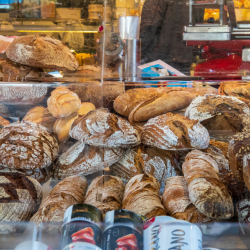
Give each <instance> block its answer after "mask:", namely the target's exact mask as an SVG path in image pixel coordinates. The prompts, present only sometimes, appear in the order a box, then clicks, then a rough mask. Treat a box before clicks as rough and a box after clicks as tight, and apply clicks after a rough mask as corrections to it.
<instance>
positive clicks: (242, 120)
mask: <svg viewBox="0 0 250 250" xmlns="http://www.w3.org/2000/svg"><path fill="white" fill-rule="evenodd" d="M185 116H186V117H188V118H190V119H197V120H199V121H200V122H201V124H203V125H204V126H205V127H206V128H207V129H208V130H209V131H210V130H211V131H221V130H225V131H230V132H241V131H243V130H244V129H247V128H250V118H249V117H250V109H249V107H248V106H247V105H246V104H245V103H244V102H242V101H240V100H239V99H238V98H236V97H233V96H219V95H205V96H198V97H197V98H195V99H194V100H193V101H192V103H191V104H190V105H189V107H188V108H187V110H186V113H185Z"/></svg>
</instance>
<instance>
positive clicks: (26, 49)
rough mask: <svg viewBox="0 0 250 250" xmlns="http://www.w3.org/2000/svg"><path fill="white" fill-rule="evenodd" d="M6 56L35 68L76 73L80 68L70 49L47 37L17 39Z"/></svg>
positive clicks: (31, 36)
mask: <svg viewBox="0 0 250 250" xmlns="http://www.w3.org/2000/svg"><path fill="white" fill-rule="evenodd" d="M6 55H7V57H8V58H9V59H10V60H12V61H14V62H17V63H20V64H24V65H27V66H32V67H35V68H44V69H55V70H70V71H74V70H76V69H77V67H78V62H77V60H76V58H75V56H74V55H73V54H72V52H71V51H70V49H69V48H68V47H67V46H65V45H64V44H63V43H62V42H61V41H59V40H57V39H55V38H53V37H50V36H47V35H30V36H21V37H17V38H15V40H14V41H13V42H12V43H11V44H10V46H9V47H8V48H7V50H6Z"/></svg>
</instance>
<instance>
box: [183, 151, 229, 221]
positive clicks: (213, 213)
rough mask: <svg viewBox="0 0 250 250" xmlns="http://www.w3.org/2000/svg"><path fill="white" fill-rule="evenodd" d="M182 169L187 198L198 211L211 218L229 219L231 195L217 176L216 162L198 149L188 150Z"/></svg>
mask: <svg viewBox="0 0 250 250" xmlns="http://www.w3.org/2000/svg"><path fill="white" fill-rule="evenodd" d="M182 171H183V173H184V177H185V179H186V181H187V184H188V191H189V198H190V200H191V202H192V203H193V204H194V205H195V206H196V208H197V209H198V210H199V212H201V213H203V214H205V215H206V216H207V217H209V218H212V219H229V218H231V217H232V216H233V214H234V207H233V202H232V197H231V196H230V194H229V192H228V190H227V188H226V187H225V185H224V184H223V182H222V181H221V180H220V178H219V175H218V174H219V169H218V164H217V162H216V161H215V160H214V159H213V158H212V157H211V156H209V155H208V154H206V153H203V152H201V151H199V150H193V151H192V152H190V153H189V154H188V155H187V157H186V159H185V162H184V164H183V165H182Z"/></svg>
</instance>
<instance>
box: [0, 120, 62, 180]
mask: <svg viewBox="0 0 250 250" xmlns="http://www.w3.org/2000/svg"><path fill="white" fill-rule="evenodd" d="M58 150H59V146H58V142H57V140H56V138H55V136H54V135H53V134H51V133H49V132H48V130H47V129H46V128H45V127H43V126H41V125H37V124H35V123H31V122H26V121H24V122H15V123H12V124H10V125H8V126H6V127H3V129H2V131H1V133H0V168H1V169H3V168H10V169H14V170H18V171H21V172H25V173H27V174H28V173H29V174H30V176H31V177H34V178H36V179H37V180H38V181H39V182H44V181H46V180H47V178H49V176H45V174H46V173H48V172H50V170H49V168H50V166H51V164H52V163H53V161H54V160H55V158H56V157H57V154H58Z"/></svg>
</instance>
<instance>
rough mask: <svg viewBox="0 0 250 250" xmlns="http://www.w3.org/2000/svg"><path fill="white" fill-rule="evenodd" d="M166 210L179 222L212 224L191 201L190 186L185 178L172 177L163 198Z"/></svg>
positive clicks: (167, 181) (168, 180) (167, 182)
mask: <svg viewBox="0 0 250 250" xmlns="http://www.w3.org/2000/svg"><path fill="white" fill-rule="evenodd" d="M162 202H163V205H164V207H165V210H166V212H167V213H168V214H170V216H172V217H174V218H175V219H177V220H185V221H189V222H191V223H204V222H211V221H212V220H211V219H210V218H208V217H207V216H206V215H204V214H202V213H200V212H199V211H198V210H197V208H196V207H195V206H194V204H193V203H192V202H191V201H190V199H189V193H188V186H187V182H186V180H185V178H184V177H183V176H175V177H170V178H168V179H167V180H166V186H165V189H164V193H163V196H162Z"/></svg>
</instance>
